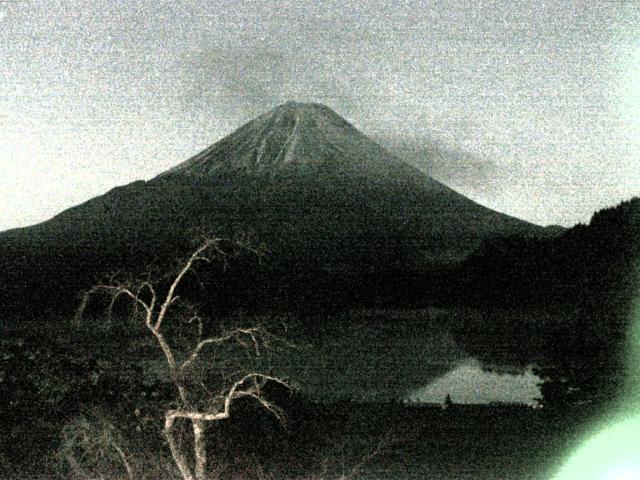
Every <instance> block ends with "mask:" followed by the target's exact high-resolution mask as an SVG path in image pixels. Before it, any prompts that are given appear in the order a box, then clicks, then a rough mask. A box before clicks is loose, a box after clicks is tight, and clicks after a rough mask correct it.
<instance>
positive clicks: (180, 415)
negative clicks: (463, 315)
mask: <svg viewBox="0 0 640 480" xmlns="http://www.w3.org/2000/svg"><path fill="white" fill-rule="evenodd" d="M221 241H222V240H221V239H219V238H209V239H207V240H205V241H204V242H203V243H202V244H201V245H200V246H199V247H198V248H197V249H196V250H195V251H194V252H193V253H192V255H191V256H190V257H189V258H188V259H187V260H186V261H185V262H183V263H182V264H181V265H180V267H179V268H178V270H177V273H176V274H175V275H174V276H173V277H171V278H170V283H169V286H168V288H167V289H166V293H162V294H161V293H160V289H159V288H158V286H157V285H155V284H154V283H152V282H151V280H149V279H145V280H142V281H138V282H127V283H118V282H109V283H106V284H99V285H95V286H94V287H92V288H91V289H90V290H89V291H87V292H86V294H85V295H84V297H83V301H82V304H81V306H80V308H79V309H78V313H77V316H76V318H77V321H80V320H81V318H82V315H83V312H84V311H85V309H86V307H87V304H88V301H89V299H90V298H91V297H92V296H93V295H96V294H99V293H103V294H107V295H108V296H109V298H110V303H109V308H108V310H109V313H111V310H112V309H113V307H114V305H115V303H116V301H117V300H118V299H119V298H120V297H125V298H128V299H129V300H130V301H131V302H132V304H133V306H134V312H138V313H141V314H142V315H141V316H142V318H143V319H144V324H145V326H146V328H147V329H148V331H149V332H150V334H151V335H152V337H153V338H154V339H155V343H156V344H157V345H158V347H159V348H160V350H161V351H162V353H163V355H164V359H165V362H166V365H167V367H168V373H169V377H170V380H171V382H172V383H173V385H175V387H176V390H177V394H178V398H179V407H178V408H172V409H168V410H166V411H165V414H164V435H165V437H166V440H167V443H168V445H169V448H170V450H171V455H172V456H173V459H174V461H175V463H176V465H177V467H178V468H179V470H180V473H181V475H182V477H183V479H184V480H203V479H204V478H205V477H206V472H207V447H206V438H205V427H206V423H207V422H216V421H220V420H224V419H227V418H229V417H230V415H231V409H232V406H233V403H234V402H235V401H236V400H238V399H241V398H250V399H253V400H255V401H256V402H258V404H259V405H260V406H262V407H263V408H264V409H266V410H267V411H269V412H271V413H272V414H273V415H274V416H275V417H276V418H277V419H278V420H280V421H283V418H282V416H281V412H280V410H279V409H278V408H277V407H276V406H275V405H273V404H272V403H271V402H270V401H269V400H268V399H267V398H266V396H265V395H264V394H263V388H264V386H265V385H266V384H267V383H269V382H275V383H278V384H281V385H283V386H285V387H287V388H289V386H288V384H287V383H286V382H284V381H283V380H281V379H280V378H277V377H275V376H271V375H269V374H266V373H262V372H259V371H246V370H245V371H243V372H241V373H237V374H236V375H235V377H232V378H230V379H227V381H223V382H222V383H223V384H222V385H218V387H219V388H218V390H217V393H210V391H208V390H207V391H208V392H209V393H208V394H207V395H208V397H209V398H206V399H203V398H202V395H201V393H200V390H198V389H197V388H195V385H194V383H193V382H190V381H189V378H190V374H191V373H192V370H193V368H194V367H195V365H196V364H197V363H198V361H199V360H200V359H201V356H202V355H203V352H204V351H205V350H206V349H209V348H214V347H216V346H222V345H223V344H226V343H228V342H231V341H234V340H235V341H237V342H240V344H241V345H243V346H246V347H248V348H250V350H251V352H252V354H253V355H255V356H258V357H259V356H260V355H261V352H262V350H263V349H264V348H265V347H268V346H269V344H270V343H271V342H272V340H273V338H274V337H273V336H271V335H269V334H268V333H267V332H266V331H264V330H263V329H262V328H260V327H248V328H236V329H232V330H229V331H226V332H223V333H222V334H221V335H218V336H204V328H203V319H202V318H201V317H200V316H199V315H198V314H197V312H195V311H194V310H193V309H187V312H188V313H185V312H184V311H183V312H182V317H183V318H182V319H181V320H182V322H183V323H185V324H189V325H195V326H196V328H197V334H196V335H197V338H196V340H195V342H194V343H192V344H191V345H190V347H188V348H186V349H184V350H182V351H178V350H177V349H176V347H175V345H173V346H172V345H171V344H170V342H169V341H168V340H167V337H166V336H165V333H166V332H165V330H166V328H163V327H164V326H165V323H166V322H167V318H168V316H169V313H170V311H172V309H173V307H174V306H175V305H176V302H177V301H178V298H179V296H178V294H177V291H178V289H179V287H180V285H181V283H182V282H183V280H184V278H185V276H187V275H188V274H189V273H192V272H194V267H195V265H196V264H198V263H200V262H207V263H209V262H211V260H212V258H215V257H217V258H223V257H224V255H225V254H224V252H223V251H222V249H221V248H220V245H221ZM174 343H175V342H174ZM180 419H184V420H186V421H188V422H190V423H191V429H192V431H193V445H192V456H193V461H190V458H189V457H190V456H189V455H187V453H186V452H185V450H184V448H183V447H182V446H181V444H180V442H178V441H177V436H176V422H177V421H178V420H180Z"/></svg>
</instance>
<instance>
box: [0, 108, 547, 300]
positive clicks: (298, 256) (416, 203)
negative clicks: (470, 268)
mask: <svg viewBox="0 0 640 480" xmlns="http://www.w3.org/2000/svg"><path fill="white" fill-rule="evenodd" d="M202 231H209V232H216V233H217V234H218V235H221V236H224V237H236V236H238V235H244V234H250V235H251V236H252V237H253V238H255V239H256V240H257V241H259V242H261V243H263V244H265V245H266V247H267V250H268V252H269V255H268V257H267V260H266V262H264V263H265V264H264V265H263V266H262V267H259V268H258V267H255V268H252V272H251V273H248V272H244V273H247V276H246V277H245V278H244V280H241V279H238V282H239V283H240V284H244V285H248V284H251V283H252V280H251V278H249V277H251V276H252V275H257V274H256V273H255V272H256V271H258V270H260V271H262V273H261V274H260V275H263V274H264V272H267V271H268V272H270V273H269V275H268V281H269V282H270V283H271V284H277V285H278V286H277V287H273V289H275V290H280V291H285V292H289V293H287V295H288V296H290V295H296V294H294V293H292V292H294V291H295V292H298V294H301V296H300V297H299V299H298V300H297V301H298V302H300V301H304V300H303V299H304V298H305V294H303V293H304V292H300V291H299V290H301V289H302V287H301V285H304V286H305V288H304V289H303V290H313V286H314V285H315V286H317V285H318V284H319V283H320V284H325V285H331V284H334V283H335V282H336V280H341V281H345V280H344V279H347V278H348V279H349V280H348V281H349V282H352V283H353V284H352V286H351V287H352V288H353V289H357V286H358V284H362V283H363V282H362V275H365V274H366V275H369V276H371V277H372V278H380V279H381V278H382V277H384V276H385V275H386V276H387V277H389V278H387V279H386V280H380V281H382V283H383V284H384V282H387V283H394V280H393V278H392V277H393V276H394V275H396V272H406V271H412V270H424V269H429V268H432V267H433V266H438V265H446V264H451V263H453V262H457V261H459V260H461V259H463V258H464V257H465V256H466V255H468V254H469V253H470V252H472V251H473V250H474V249H475V248H476V247H477V246H479V245H480V243H481V242H482V241H483V240H486V239H487V238H491V237H495V236H502V235H511V234H522V235H525V236H529V235H534V236H535V235H546V234H547V233H546V231H545V229H543V228H542V227H538V226H535V225H532V224H529V223H527V222H523V221H521V220H518V219H515V218H513V217H509V216H507V215H504V214H501V213H498V212H495V211H493V210H490V209H488V208H485V207H482V206H481V205H478V204H477V203H475V202H473V201H471V200H469V199H467V198H465V197H463V196H462V195H459V194H457V193H456V192H455V191H453V190H451V189H450V188H448V187H446V186H444V185H442V184H441V183H439V182H437V181H436V180H434V179H432V178H431V177H429V176H427V175H425V174H424V173H422V172H420V171H419V170H418V169H416V168H414V167H411V166H409V165H408V164H406V163H404V162H402V161H401V160H399V159H397V158H395V157H393V156H392V155H391V154H389V153H388V152H387V151H386V150H385V149H383V148H382V147H380V146H379V145H378V144H376V143H375V142H373V141H372V140H370V139H369V138H368V137H366V136H365V135H363V134H362V133H360V132H359V131H358V130H357V129H356V128H355V127H353V126H352V125H351V124H349V123H348V122H347V121H345V120H344V119H342V118H341V117H340V116H339V115H337V114H336V113H335V112H333V111H332V110H330V109H329V108H327V107H325V106H322V105H318V104H297V103H293V102H289V103H286V104H284V105H281V106H279V107H277V108H276V109H274V110H272V111H271V112H268V113H266V114H264V115H262V116H260V117H258V118H257V119H255V120H253V121H251V122H249V123H247V124H246V125H244V126H242V127H240V128H239V129H238V130H237V131H235V132H233V133H232V134H230V135H229V136H227V137H225V138H224V139H222V140H221V141H219V142H217V143H216V144H214V145H212V146H211V147H209V148H208V149H206V150H204V151H203V152H201V153H199V154H198V155H196V156H194V157H192V158H191V159H189V160H187V161H186V162H184V163H182V164H180V165H178V166H176V167H175V168H173V169H171V170H169V171H167V172H165V173H163V174H161V175H159V176H158V177H156V178H154V179H152V180H151V181H148V182H134V183H132V184H129V185H126V186H123V187H118V188H115V189H113V190H111V191H110V192H108V193H106V194H105V195H102V196H99V197H96V198H94V199H92V200H90V201H88V202H86V203H84V204H82V205H78V206H76V207H73V208H71V209H69V210H67V211H65V212H63V213H61V214H59V215H57V216H56V217H54V218H53V219H51V220H49V221H48V222H44V223H42V224H39V225H36V226H33V227H29V228H24V229H17V230H11V231H7V232H4V233H2V234H0V265H1V266H2V271H3V273H2V276H3V278H2V280H4V283H5V284H7V285H10V286H11V287H10V288H9V290H10V299H9V300H10V302H14V303H15V302H17V303H26V304H31V305H35V304H37V305H40V306H42V305H46V304H48V303H50V302H51V301H52V300H54V299H58V300H56V302H60V299H62V298H68V296H69V295H71V293H72V292H74V291H77V290H78V289H80V288H84V287H86V286H87V285H88V284H90V283H91V282H95V281H96V278H97V277H98V276H99V275H101V274H104V273H106V272H110V271H113V270H121V271H131V270H133V271H143V270H144V269H145V268H147V266H148V265H149V264H154V263H155V264H158V265H161V264H163V262H164V263H166V262H167V261H169V260H171V259H173V258H175V257H179V256H183V255H184V254H185V252H187V251H188V249H189V248H191V243H190V242H191V241H192V239H193V237H194V236H196V235H197V234H199V233H201V232H202ZM385 272H386V273H385ZM260 275H258V277H260ZM254 280H255V281H256V282H258V283H264V282H265V281H267V280H266V279H265V278H264V277H260V278H259V279H258V278H255V279H254ZM396 280H397V278H396ZM376 282H378V280H376ZM364 283H365V286H366V282H364ZM340 284H341V282H338V283H337V285H340ZM291 285H299V287H298V288H297V289H293V290H291ZM342 287H344V286H342ZM342 287H336V288H338V289H340V288H342ZM243 288H244V287H243ZM247 288H248V287H247ZM261 288H262V287H261ZM380 288H382V289H383V290H389V289H393V288H396V287H393V285H391V284H389V285H381V286H380ZM262 289H263V288H262ZM249 290H251V289H249ZM263 290H264V289H263ZM320 290H321V291H322V292H323V294H326V295H328V296H329V297H330V296H331V295H332V294H334V293H336V292H335V291H333V290H335V289H334V288H333V287H332V288H330V289H329V291H325V290H323V289H320ZM342 290H343V293H342V295H347V293H345V292H346V291H347V290H349V289H347V290H344V288H342ZM349 291H351V290H349ZM352 293H353V292H352ZM355 294H356V295H365V296H366V295H370V296H371V295H373V296H375V294H368V293H366V292H360V293H357V292H355ZM273 295H275V294H274V293H273V292H271V293H268V294H267V293H264V296H265V298H266V297H272V296H273ZM27 297H29V298H30V299H31V300H26V298H27ZM391 297H393V295H391ZM34 299H37V303H34ZM56 302H54V303H56ZM285 303H286V302H285ZM62 304H63V305H67V304H68V302H64V301H62Z"/></svg>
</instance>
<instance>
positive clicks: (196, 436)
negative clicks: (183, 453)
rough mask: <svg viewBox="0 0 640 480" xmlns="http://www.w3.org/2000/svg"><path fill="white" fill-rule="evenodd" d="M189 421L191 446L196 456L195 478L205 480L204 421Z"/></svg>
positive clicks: (205, 449) (205, 447) (205, 445)
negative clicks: (191, 428)
mask: <svg viewBox="0 0 640 480" xmlns="http://www.w3.org/2000/svg"><path fill="white" fill-rule="evenodd" d="M191 423H192V425H193V447H194V453H195V457H196V458H195V462H196V465H195V473H196V480H205V478H206V473H207V444H206V438H205V435H204V422H203V421H202V420H192V421H191Z"/></svg>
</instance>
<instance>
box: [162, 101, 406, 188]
mask: <svg viewBox="0 0 640 480" xmlns="http://www.w3.org/2000/svg"><path fill="white" fill-rule="evenodd" d="M398 168H401V169H403V170H404V169H406V168H407V166H406V164H404V162H401V161H400V160H397V159H396V158H394V157H393V156H392V155H391V154H389V153H388V152H387V151H386V150H385V149H384V148H382V147H381V146H379V145H378V144H377V143H375V142H374V141H373V140H371V139H369V138H368V137H367V136H365V135H364V134H362V133H361V132H360V131H358V130H357V129H356V128H355V127H354V126H353V125H351V124H350V123H349V122H347V121H346V120H345V119H344V118H342V117H341V116H340V115H338V114H337V113H336V112H334V111H333V110H331V109H330V108H329V107H327V106H325V105H322V104H318V103H297V102H286V103H284V104H282V105H280V106H278V107H276V108H275V109H273V110H271V111H270V112H267V113H265V114H263V115H261V116H259V117H257V118H256V119H254V120H252V121H250V122H249V123H247V124H245V125H244V126H242V127H240V128H239V129H238V130H236V131H235V132H233V133H231V134H230V135H229V136H227V137H225V138H223V139H222V140H220V141H219V142H217V143H215V144H214V145H212V146H210V147H209V148H207V149H206V150H204V151H202V152H200V153H199V154H197V155H195V156H194V157H192V158H190V159H189V160H187V161H186V162H184V163H182V164H180V165H178V166H176V167H175V168H173V169H171V170H169V171H168V172H166V173H165V174H163V176H165V175H174V174H181V175H189V176H211V175H215V174H217V173H223V172H226V173H229V172H245V173H250V174H258V175H259V174H268V173H273V172H277V171H282V170H291V169H295V170H314V169H315V170H317V169H322V170H324V171H335V172H339V173H346V172H351V173H356V174H361V175H369V174H371V173H374V172H375V173H378V174H386V173H389V172H390V171H395V170H397V169H398Z"/></svg>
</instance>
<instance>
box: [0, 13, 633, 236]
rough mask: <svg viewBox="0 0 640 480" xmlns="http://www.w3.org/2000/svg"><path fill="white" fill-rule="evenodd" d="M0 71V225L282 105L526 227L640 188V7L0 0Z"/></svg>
mask: <svg viewBox="0 0 640 480" xmlns="http://www.w3.org/2000/svg"><path fill="white" fill-rule="evenodd" d="M0 78H2V79H3V81H2V82H0V231H2V230H6V229H9V228H14V227H20V226H26V225H30V224H33V223H37V222H40V221H44V220H46V219H48V218H51V217H52V216H53V215H55V214H57V213H59V212H61V211H62V210H64V209H66V208H69V207H72V206H74V205H77V204H78V203H81V202H83V201H86V200H88V199H90V198H92V197H95V196H97V195H100V194H103V193H105V192H106V191H108V190H110V189H111V188H114V187H116V186H119V185H123V184H126V183H130V182H133V181H136V180H140V179H142V180H148V179H150V178H152V177H154V176H155V175H157V174H159V173H161V172H163V171H165V170H167V169H169V168H171V167H173V166H175V165H176V164H178V163H179V162H181V161H184V160H186V159H187V158H189V157H190V156H192V155H194V154H196V153H198V152H199V151H200V150H202V149H204V148H206V147H207V146H209V145H210V144H211V143H213V142H215V141H217V140H219V139H220V138H222V137H223V136H225V135H227V134H229V133H231V132H232V131H233V130H234V129H235V128H237V127H239V126H240V125H242V124H243V123H244V122H246V121H248V120H250V119H252V118H253V117H255V116H257V115H258V114H260V113H262V112H265V111H267V110H269V109H271V108H273V107H274V106H276V105H278V104H280V103H283V102H285V101H287V100H290V99H292V100H298V101H317V102H321V103H324V104H326V105H328V106H329V107H331V108H333V109H334V110H336V111H337V112H338V113H339V114H341V115H343V116H344V117H345V118H346V119H347V120H349V121H351V122H353V123H354V124H355V125H356V127H358V128H360V129H361V130H362V131H363V132H364V133H365V134H368V135H370V136H371V137H373V138H376V139H382V141H383V143H384V144H385V146H388V147H390V146H394V145H395V146H398V145H400V146H404V147H408V148H405V149H404V150H403V151H404V152H410V154H407V156H408V157H410V158H406V159H407V160H408V161H411V162H413V163H415V164H418V165H419V166H421V167H423V168H424V169H425V170H426V171H427V172H428V173H430V174H431V175H433V176H434V177H435V178H437V179H439V180H441V181H442V182H443V183H446V184H448V185H449V186H451V187H452V188H454V189H456V190H457V191H459V192H460V193H462V194H464V195H466V196H468V197H469V198H471V199H473V200H476V201H478V202H479V203H481V204H483V205H486V206H488V207H490V208H493V209H495V210H498V211H501V212H504V213H507V214H510V215H513V216H516V217H520V218H522V219H524V220H529V221H531V222H534V223H538V224H561V225H564V226H571V225H573V224H575V223H577V222H583V223H584V222H588V220H589V218H590V217H591V215H592V213H593V212H594V211H595V210H598V209H601V208H605V207H610V206H613V205H615V204H617V203H619V202H620V201H622V200H626V199H629V198H631V197H632V196H634V195H638V194H640V184H639V179H640V158H639V152H640V4H639V3H638V2H587V3H585V2H564V1H562V2H561V1H559V0H558V1H550V2H544V3H540V2H518V4H517V5H516V4H514V2H507V1H492V2H473V3H470V2H450V1H428V0H415V1H410V2H404V3H397V2H394V3H393V4H388V3H385V2H349V1H347V2H322V3H320V2H313V1H296V2H293V1H288V0H287V1H283V2H279V3H278V4H277V5H276V4H273V5H270V6H265V7H264V8H260V9H257V8H255V4H254V3H253V2H249V1H238V2H228V1H226V0H219V1H215V2H210V1H208V2H207V1H198V0H188V1H184V2H166V1H155V0H154V1H151V0H140V1H135V2H134V1H122V2H113V1H111V0H92V1H89V0H46V1H45V0H31V1H28V2H0ZM434 145H437V146H438V148H442V149H443V151H446V152H448V154H452V155H453V156H446V157H443V158H444V160H443V161H442V162H440V163H438V162H437V161H434V159H433V158H432V157H431V156H429V155H430V154H429V155H428V154H427V153H428V152H432V151H433V146H434ZM392 150H393V149H392ZM425 152H427V153H425Z"/></svg>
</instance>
